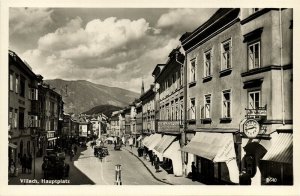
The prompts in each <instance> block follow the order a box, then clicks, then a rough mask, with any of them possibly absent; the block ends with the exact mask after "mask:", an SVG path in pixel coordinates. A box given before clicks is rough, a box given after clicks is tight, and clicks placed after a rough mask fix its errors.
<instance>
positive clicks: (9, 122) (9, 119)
mask: <svg viewBox="0 0 300 196" xmlns="http://www.w3.org/2000/svg"><path fill="white" fill-rule="evenodd" d="M8 124H9V125H10V126H11V128H13V109H12V108H9V114H8Z"/></svg>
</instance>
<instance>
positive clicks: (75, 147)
mask: <svg viewBox="0 0 300 196" xmlns="http://www.w3.org/2000/svg"><path fill="white" fill-rule="evenodd" d="M74 153H75V155H76V154H77V145H76V144H75V146H74Z"/></svg>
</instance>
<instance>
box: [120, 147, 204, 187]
mask: <svg viewBox="0 0 300 196" xmlns="http://www.w3.org/2000/svg"><path fill="white" fill-rule="evenodd" d="M122 149H125V150H127V151H128V152H129V153H131V154H132V155H134V156H135V157H136V158H138V159H139V160H140V161H141V162H142V163H143V165H144V166H145V167H146V168H147V169H148V171H149V172H150V173H151V174H152V176H153V177H154V178H155V179H156V180H158V181H161V182H164V183H166V184H170V185H204V184H203V183H201V182H197V181H192V179H189V178H186V177H184V176H182V177H177V176H175V175H174V174H168V173H167V172H166V171H165V170H164V169H163V168H161V167H160V168H159V170H160V172H156V170H155V168H154V166H152V165H151V162H150V161H147V160H144V158H143V157H139V156H138V152H137V148H136V147H132V150H131V149H130V147H129V146H128V145H126V147H124V146H123V147H122Z"/></svg>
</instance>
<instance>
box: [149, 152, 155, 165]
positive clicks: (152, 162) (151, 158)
mask: <svg viewBox="0 0 300 196" xmlns="http://www.w3.org/2000/svg"><path fill="white" fill-rule="evenodd" d="M149 158H150V161H151V165H152V166H153V164H154V160H153V155H152V153H149Z"/></svg>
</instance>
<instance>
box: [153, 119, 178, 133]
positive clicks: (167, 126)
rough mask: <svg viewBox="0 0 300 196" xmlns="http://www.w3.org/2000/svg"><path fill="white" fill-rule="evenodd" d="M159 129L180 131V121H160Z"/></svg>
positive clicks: (159, 130) (160, 130) (161, 130)
mask: <svg viewBox="0 0 300 196" xmlns="http://www.w3.org/2000/svg"><path fill="white" fill-rule="evenodd" d="M157 130H158V132H179V131H180V121H158V122H157Z"/></svg>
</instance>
